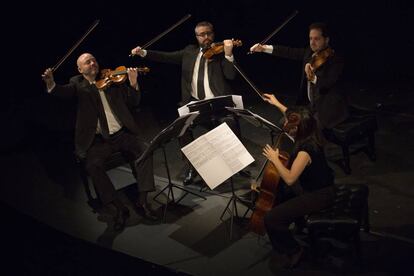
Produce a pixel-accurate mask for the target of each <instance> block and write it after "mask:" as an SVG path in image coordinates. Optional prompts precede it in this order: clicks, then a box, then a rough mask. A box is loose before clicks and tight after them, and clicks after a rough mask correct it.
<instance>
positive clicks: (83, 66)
mask: <svg viewBox="0 0 414 276" xmlns="http://www.w3.org/2000/svg"><path fill="white" fill-rule="evenodd" d="M76 64H77V65H78V71H79V73H81V74H82V75H83V76H84V77H85V78H87V79H88V80H90V81H94V80H95V78H96V75H97V74H98V72H99V65H98V62H97V61H96V59H95V57H94V56H93V55H92V54H90V53H83V54H81V55H80V56H79V57H78V60H77V61H76Z"/></svg>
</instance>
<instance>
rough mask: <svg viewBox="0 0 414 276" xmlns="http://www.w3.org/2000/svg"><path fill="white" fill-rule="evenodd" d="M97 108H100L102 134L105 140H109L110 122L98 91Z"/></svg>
mask: <svg viewBox="0 0 414 276" xmlns="http://www.w3.org/2000/svg"><path fill="white" fill-rule="evenodd" d="M97 93H98V94H97V101H96V103H97V107H98V118H99V125H100V126H101V134H102V137H103V138H104V139H109V128H108V120H107V119H106V115H105V110H104V107H103V104H102V99H101V95H100V92H99V91H97Z"/></svg>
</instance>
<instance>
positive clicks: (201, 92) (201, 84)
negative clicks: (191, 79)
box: [197, 56, 206, 100]
mask: <svg viewBox="0 0 414 276" xmlns="http://www.w3.org/2000/svg"><path fill="white" fill-rule="evenodd" d="M205 63H206V59H205V58H204V57H203V56H201V59H200V66H199V67H198V79H197V96H198V99H199V100H203V99H204V98H205V97H206V92H205V91H204V65H205Z"/></svg>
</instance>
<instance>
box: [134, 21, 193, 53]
mask: <svg viewBox="0 0 414 276" xmlns="http://www.w3.org/2000/svg"><path fill="white" fill-rule="evenodd" d="M190 17H191V14H187V15H186V16H184V17H183V18H181V19H180V20H179V21H178V22H177V23H175V24H174V25H172V26H171V27H169V28H168V29H166V30H165V31H163V32H162V33H160V34H159V35H157V36H156V37H154V38H153V39H151V40H150V41H148V42H147V43H145V44H144V45H143V46H142V47H141V49H146V48H148V47H149V46H151V45H152V44H153V43H155V42H156V41H158V40H159V39H160V38H162V37H163V36H164V35H166V34H168V33H169V32H171V31H172V30H174V29H175V28H177V27H178V26H179V25H181V24H182V23H183V22H184V21H186V20H187V19H189V18H190ZM129 56H130V57H133V56H135V55H133V54H130V55H129Z"/></svg>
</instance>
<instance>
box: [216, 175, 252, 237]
mask: <svg viewBox="0 0 414 276" xmlns="http://www.w3.org/2000/svg"><path fill="white" fill-rule="evenodd" d="M230 187H231V197H230V199H229V201H228V202H227V205H226V207H225V208H224V210H223V212H222V213H221V216H220V220H221V221H223V216H224V214H225V213H226V211H227V212H228V213H229V215H230V240H231V239H232V237H233V223H234V216H237V217H239V214H238V211H237V202H240V203H241V204H243V205H244V206H246V207H247V208H248V209H247V210H249V208H250V206H248V203H247V202H246V200H243V199H241V198H240V197H239V196H238V195H236V193H235V191H234V183H233V177H230ZM230 204H231V208H229V206H230ZM246 214H247V211H246V213H245V215H244V216H243V218H244V217H245V216H246Z"/></svg>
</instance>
